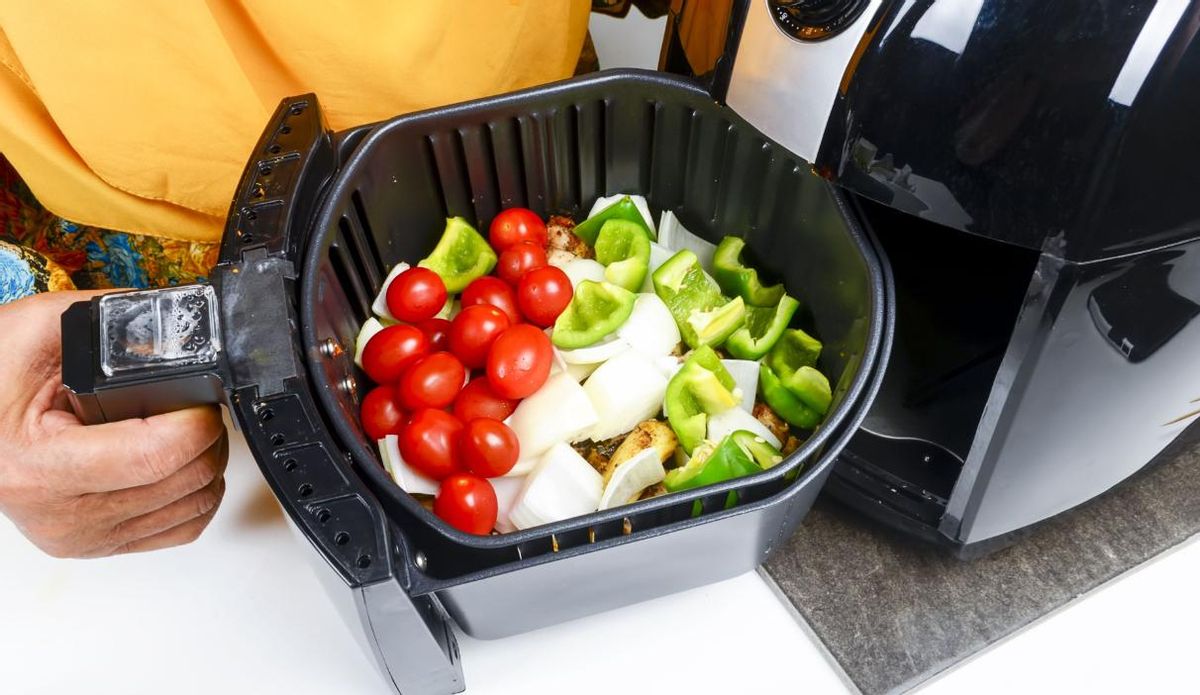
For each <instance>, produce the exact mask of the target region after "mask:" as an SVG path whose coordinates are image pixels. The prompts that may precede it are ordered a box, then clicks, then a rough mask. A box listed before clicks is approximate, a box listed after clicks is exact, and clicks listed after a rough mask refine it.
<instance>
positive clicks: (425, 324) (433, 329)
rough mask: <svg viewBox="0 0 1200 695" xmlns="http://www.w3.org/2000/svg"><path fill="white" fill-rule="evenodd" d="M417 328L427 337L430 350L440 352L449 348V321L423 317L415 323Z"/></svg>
mask: <svg viewBox="0 0 1200 695" xmlns="http://www.w3.org/2000/svg"><path fill="white" fill-rule="evenodd" d="M417 328H420V329H421V332H422V333H424V334H425V337H426V338H428V339H429V351H430V352H442V351H445V350H449V349H450V321H449V320H447V319H425V320H424V321H422V322H420V323H418V324H417Z"/></svg>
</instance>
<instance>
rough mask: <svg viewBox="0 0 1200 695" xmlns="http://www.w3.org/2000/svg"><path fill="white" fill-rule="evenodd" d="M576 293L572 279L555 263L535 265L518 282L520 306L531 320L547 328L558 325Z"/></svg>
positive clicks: (518, 304) (522, 311) (518, 303)
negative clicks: (554, 264) (555, 322)
mask: <svg viewBox="0 0 1200 695" xmlns="http://www.w3.org/2000/svg"><path fill="white" fill-rule="evenodd" d="M573 293H574V292H573V290H572V289H571V279H570V278H568V277H567V274H566V273H564V272H563V271H562V270H561V269H559V268H555V267H554V266H552V265H548V266H545V267H544V268H535V269H533V270H531V271H529V272H528V273H525V274H524V275H522V276H521V281H520V282H519V283H518V284H517V306H518V307H519V308H520V309H521V313H522V314H524V315H525V317H526V318H527V319H529V321H530V323H535V324H537V325H539V326H542V327H543V328H544V327H546V326H551V325H554V319H556V318H558V315H559V314H561V313H562V312H563V309H566V308H567V305H568V304H570V303H571V295H572V294H573Z"/></svg>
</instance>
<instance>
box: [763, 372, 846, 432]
mask: <svg viewBox="0 0 1200 695" xmlns="http://www.w3.org/2000/svg"><path fill="white" fill-rule="evenodd" d="M822 384H823V386H822ZM758 387H759V392H760V393H761V394H762V397H763V400H764V401H766V402H767V405H769V406H771V410H774V411H775V413H776V414H777V415H779V417H781V418H783V419H784V420H786V421H787V422H789V423H790V424H793V425H795V426H796V427H801V428H803V429H806V430H810V429H812V428H814V427H816V426H817V425H819V424H821V420H823V419H824V418H825V414H826V413H827V412H828V411H829V404H830V403H831V402H832V400H833V396H832V393H831V391H830V389H829V380H828V379H826V378H825V375H824V374H822V373H820V372H818V371H817V370H815V369H813V368H812V367H800V368H799V369H797V370H796V372H795V374H793V375H791V377H789V378H788V379H780V378H779V375H777V374H776V373H775V371H774V370H773V369H771V367H770V366H768V365H767V364H766V363H765V362H764V363H762V364H760V365H759V367H758Z"/></svg>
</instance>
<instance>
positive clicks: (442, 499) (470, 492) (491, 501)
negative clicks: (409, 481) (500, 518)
mask: <svg viewBox="0 0 1200 695" xmlns="http://www.w3.org/2000/svg"><path fill="white" fill-rule="evenodd" d="M433 513H434V514H437V515H438V518H439V519H441V520H442V521H444V522H446V523H447V524H450V525H451V526H453V527H454V528H456V529H458V530H459V531H466V532H467V533H474V534H476V535H479V536H486V535H487V534H489V533H491V532H492V529H493V528H495V526H496V514H497V504H496V490H495V488H493V487H492V484H491V483H489V482H488V481H486V480H484V479H483V478H480V477H479V476H477V475H468V474H465V473H460V474H458V475H452V476H450V477H449V478H446V479H445V480H443V481H442V487H441V489H440V490H438V494H437V498H436V499H434V501H433Z"/></svg>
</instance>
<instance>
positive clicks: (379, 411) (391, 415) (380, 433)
mask: <svg viewBox="0 0 1200 695" xmlns="http://www.w3.org/2000/svg"><path fill="white" fill-rule="evenodd" d="M359 410H360V413H361V416H362V427H363V432H366V434H367V436H368V437H370V438H371V439H383V438H384V437H386V436H387V435H389V434H400V433H401V431H403V430H404V425H405V420H406V417H405V415H404V411H403V410H402V409H401V408H400V404H399V403H397V402H396V397H395V394H394V393H393V391H392V389H391V388H389V387H387V386H376V387H375V388H373V389H371V390H370V391H368V392H367V395H366V396H363V400H362V407H361V408H360V409H359ZM506 417H507V416H506Z"/></svg>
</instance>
